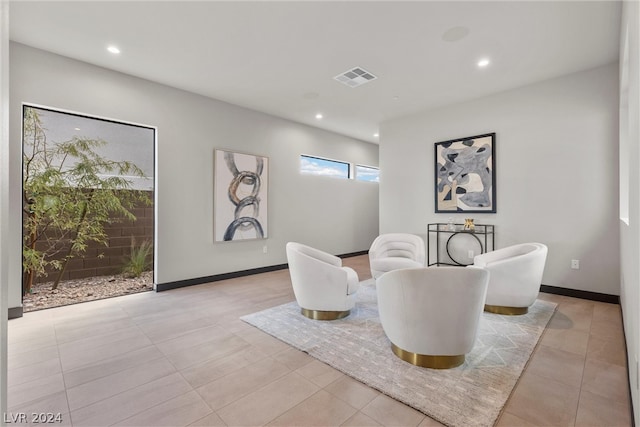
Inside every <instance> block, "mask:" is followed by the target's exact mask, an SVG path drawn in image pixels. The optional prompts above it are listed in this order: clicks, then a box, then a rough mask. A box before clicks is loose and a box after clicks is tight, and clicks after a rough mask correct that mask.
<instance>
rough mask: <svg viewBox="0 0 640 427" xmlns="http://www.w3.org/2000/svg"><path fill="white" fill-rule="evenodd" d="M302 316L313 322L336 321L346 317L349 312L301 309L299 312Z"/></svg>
mask: <svg viewBox="0 0 640 427" xmlns="http://www.w3.org/2000/svg"><path fill="white" fill-rule="evenodd" d="M300 312H301V313H302V315H303V316H306V317H308V318H309V319H313V320H336V319H342V318H343V317H347V316H348V315H349V313H351V310H347V311H320V310H309V309H306V308H303V309H301V310H300Z"/></svg>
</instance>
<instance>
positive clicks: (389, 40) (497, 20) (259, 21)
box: [9, 1, 621, 142]
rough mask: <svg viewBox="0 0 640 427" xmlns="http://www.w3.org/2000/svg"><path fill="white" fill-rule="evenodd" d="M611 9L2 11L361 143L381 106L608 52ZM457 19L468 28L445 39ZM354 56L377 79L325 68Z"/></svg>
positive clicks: (32, 38) (189, 85)
mask: <svg viewBox="0 0 640 427" xmlns="http://www.w3.org/2000/svg"><path fill="white" fill-rule="evenodd" d="M620 15H621V4H620V2H614V1H603V2H597V1H587V2H576V1H534V2H522V1H512V2H506V1H503V2H485V1H470V2H460V1H448V2H436V1H409V2H401V1H371V2H369V1H334V2H329V1H315V2H313V1H285V2H273V1H257V2H246V1H233V2H232V1H228V2H224V1H196V2H186V1H126V2H118V1H109V2H96V1H70V2H58V1H44V2H35V1H12V2H11V6H10V13H9V17H10V34H11V39H12V40H14V41H17V42H20V43H24V44H26V45H30V46H34V47H37V48H40V49H45V50H48V51H51V52H54V53H58V54H61V55H64V56H68V57H71V58H75V59H79V60H82V61H86V62H89V63H92V64H96V65H99V66H102V67H106V68H110V69H113V70H117V71H121V72H123V73H127V74H131V75H134V76H138V77H142V78H145V79H148V80H152V81H156V82H159V83H163V84H166V85H170V86H174V87H177V88H180V89H184V90H188V91H191V92H195V93H198V94H202V95H205V96H209V97H211V98H215V99H219V100H223V101H227V102H230V103H233V104H237V105H241V106H244V107H248V108H251V109H255V110H258V111H262V112H265V113H268V114H272V115H275V116H279V117H284V118H287V119H291V120H294V121H297V122H301V123H306V124H309V125H312V126H316V127H320V128H324V129H328V130H331V131H334V132H338V133H342V134H345V135H348V136H352V137H355V138H359V139H362V140H365V141H370V142H377V140H378V138H376V137H374V136H373V134H374V133H376V132H377V131H378V126H379V124H380V123H381V122H382V121H384V120H387V119H391V118H395V117H399V116H403V115H406V114H410V113H413V112H417V111H420V110H424V109H428V108H434V107H438V106H442V105H446V104H451V103H456V102H461V101H464V100H468V99H473V98H477V97H481V96H485V95H488V94H491V93H495V92H499V91H504V90H507V89H511V88H514V87H518V86H522V85H526V84H530V83H533V82H536V81H540V80H544V79H548V78H552V77H556V76H560V75H564V74H569V73H572V72H576V71H580V70H584V69H589V68H593V67H597V66H600V65H604V64H608V63H611V62H614V61H617V59H618V50H619V49H618V45H619V31H620ZM454 27H465V28H466V29H468V35H467V36H466V37H464V38H462V39H461V40H459V41H446V40H444V39H443V35H444V33H445V32H446V31H447V30H449V29H451V28H454ZM453 32H454V33H455V32H456V31H455V30H454V31H453ZM109 44H115V45H117V46H118V47H119V48H120V49H121V54H119V55H113V54H111V53H109V52H107V50H106V47H107V45H109ZM482 57H488V58H490V59H491V64H490V65H489V66H488V67H486V68H484V69H479V68H478V67H477V66H476V63H477V62H478V60H479V59H480V58H482ZM356 66H358V67H363V68H364V69H366V70H367V71H370V72H372V73H373V74H375V75H376V76H377V77H378V78H377V79H376V80H374V81H372V82H370V83H367V84H365V85H362V86H359V87H356V88H350V87H348V86H345V85H343V84H341V83H338V82H337V81H335V80H333V77H334V76H336V75H337V74H340V73H341V72H344V71H346V70H348V69H351V68H353V67H356ZM318 112H321V113H322V114H323V115H324V118H323V119H322V120H317V119H316V118H315V115H316V113H318Z"/></svg>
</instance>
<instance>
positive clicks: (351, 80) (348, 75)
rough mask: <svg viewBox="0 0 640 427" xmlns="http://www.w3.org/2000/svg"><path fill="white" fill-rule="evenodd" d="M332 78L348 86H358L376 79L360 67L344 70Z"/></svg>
mask: <svg viewBox="0 0 640 427" xmlns="http://www.w3.org/2000/svg"><path fill="white" fill-rule="evenodd" d="M334 79H335V80H337V81H339V82H340V83H342V84H345V85H347V86H349V87H358V86H360V85H363V84H365V83H369V82H370V81H372V80H375V79H377V77H376V76H374V75H373V74H372V73H370V72H368V71H367V70H365V69H364V68H362V67H355V68H352V69H351V70H348V71H345V72H344V73H340V74H338V75H337V76H335V77H334Z"/></svg>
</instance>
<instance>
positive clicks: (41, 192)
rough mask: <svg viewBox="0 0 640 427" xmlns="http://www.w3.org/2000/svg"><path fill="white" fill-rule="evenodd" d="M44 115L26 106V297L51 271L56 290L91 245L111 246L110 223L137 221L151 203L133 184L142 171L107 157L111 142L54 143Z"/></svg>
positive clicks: (81, 139)
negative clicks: (138, 211) (137, 213)
mask: <svg viewBox="0 0 640 427" xmlns="http://www.w3.org/2000/svg"><path fill="white" fill-rule="evenodd" d="M44 111H45V113H46V110H44ZM42 114H43V111H42V110H39V109H37V108H33V107H28V106H26V107H25V108H24V121H23V126H24V129H23V250H22V255H23V286H22V290H23V295H25V294H27V293H29V292H30V291H31V288H32V285H33V283H34V280H35V279H36V278H37V277H40V276H44V275H47V274H50V273H51V272H52V271H53V272H55V273H56V277H55V279H54V282H53V288H54V289H55V288H56V287H57V286H58V284H59V282H60V280H61V277H62V275H63V273H64V271H65V269H66V267H67V265H68V263H69V261H70V260H71V259H73V258H75V257H81V256H82V255H83V253H84V252H85V250H86V249H87V246H88V245H89V244H90V242H97V243H99V244H101V245H104V246H106V245H107V244H108V236H107V234H106V233H105V226H106V225H108V224H112V223H114V222H118V221H127V220H129V221H134V220H135V219H136V216H135V215H134V213H133V210H134V207H136V206H140V205H150V204H151V203H152V200H151V198H150V197H149V194H148V192H147V191H142V190H139V189H136V188H133V186H132V183H133V182H134V181H136V180H140V179H144V177H145V172H144V171H143V170H142V169H141V168H140V167H138V166H137V165H136V164H134V163H133V162H131V161H127V160H120V159H117V160H114V159H112V158H109V157H107V156H105V155H104V152H105V150H104V148H105V147H106V146H107V145H108V142H107V141H105V140H102V139H100V138H90V137H82V136H73V137H71V138H70V139H68V140H63V141H56V140H53V139H52V138H50V137H49V132H48V129H47V128H46V127H45V126H44V124H43V120H42V117H41V115H42ZM77 130H78V131H79V130H80V129H77ZM78 134H81V132H78ZM132 251H133V248H132ZM147 253H148V249H147Z"/></svg>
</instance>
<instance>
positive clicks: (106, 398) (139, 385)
mask: <svg viewBox="0 0 640 427" xmlns="http://www.w3.org/2000/svg"><path fill="white" fill-rule="evenodd" d="M175 373H177V372H174V373H172V374H168V375H165V376H163V377H160V378H155V379H153V380H151V381H147V382H146V383H142V384H138V385H136V386H135V387H132V388H130V389H127V390H122V391H120V392H118V393H116V394H113V395H111V396H108V397H105V398H104V399H100V400H98V401H96V402H92V403H90V404H88V405H85V406H83V407H79V408H76V409H74V412H78V411H80V410H82V409H85V408H88V407H89V406H91V405H96V404H98V403H101V402H104V401H105V400H109V399H113V398H115V397H117V396H120V395H122V394H125V393H128V392H130V391H132V390H135V389H136V388H139V387H142V386H144V385H147V384H149V383H151V382H154V381H158V380H160V379H162V378H166V377H167V376H170V375H174V374H175ZM187 385H188V386H189V387H191V384H189V383H188V382H187ZM190 391H194V390H193V387H191V390H189V391H187V392H186V393H189V392H190ZM201 397H202V396H201ZM174 398H175V396H173V397H165V398H164V400H162V399H160V400H158V401H157V402H156V404H154V405H153V406H157V405H160V404H162V403H165V402H168V401H169V400H171V399H174ZM203 400H204V399H203ZM147 409H149V408H144V409H141V410H138V411H137V412H135V413H133V414H131V415H130V416H128V417H127V418H131V417H134V416H136V415H140V414H141V413H142V412H144V411H146V410H147ZM70 415H71V413H70ZM127 418H122V419H120V420H118V421H116V422H114V423H112V424H109V425H116V424H118V423H120V422H122V421H124V420H125V419H127Z"/></svg>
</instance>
